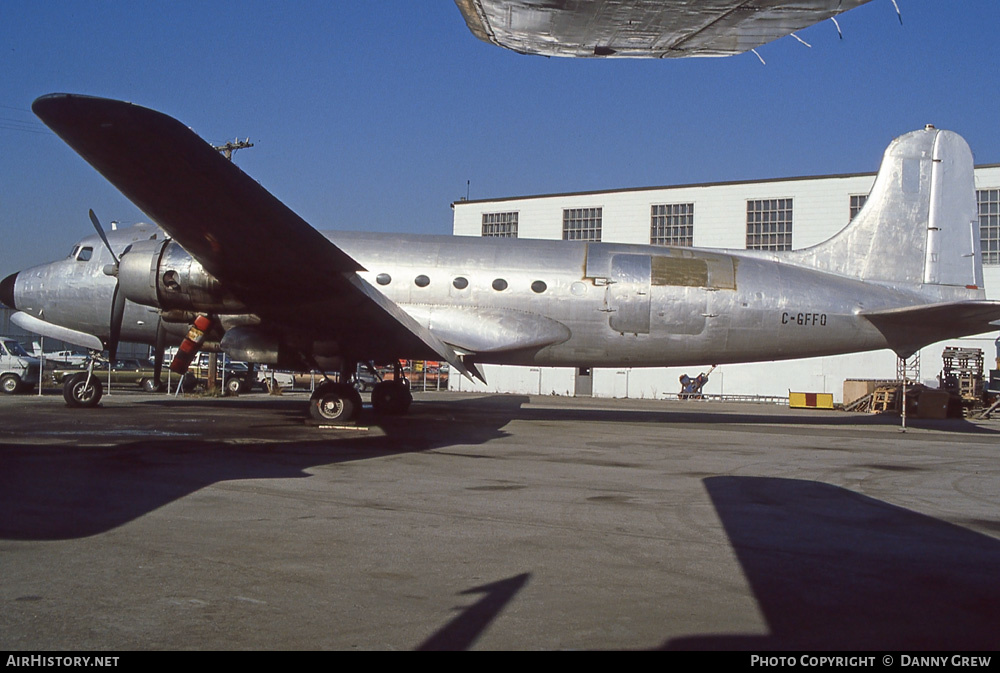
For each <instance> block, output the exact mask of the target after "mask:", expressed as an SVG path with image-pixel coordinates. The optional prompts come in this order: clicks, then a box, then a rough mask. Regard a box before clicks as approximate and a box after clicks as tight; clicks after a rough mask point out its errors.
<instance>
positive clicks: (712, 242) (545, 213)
mask: <svg viewBox="0 0 1000 673" xmlns="http://www.w3.org/2000/svg"><path fill="white" fill-rule="evenodd" d="M874 181H875V173H859V174H850V175H822V176H809V177H793V178H781V179H774V180H750V181H741V182H721V183H710V184H688V185H674V186H668V187H640V188H631V189H619V190H608V191H592V192H579V193H570V194H546V195H540V196H525V197H510V198H499V199H491V200H462V201H458V202H456V203H453V204H452V210H453V211H454V225H453V233H454V234H455V235H456V236H509V237H514V236H516V237H521V238H540V239H568V240H590V241H604V242H609V243H639V244H653V245H675V246H696V247H705V248H730V249H740V248H745V249H771V250H782V249H798V248H804V247H808V246H811V245H814V244H816V243H820V242H822V241H825V240H826V239H828V238H830V237H831V236H832V235H834V234H835V233H837V232H838V231H839V230H840V229H842V228H843V227H844V226H845V225H847V223H848V222H849V221H850V219H851V218H852V217H853V216H854V215H855V214H856V213H857V212H858V210H860V208H861V206H862V205H863V204H864V202H865V199H866V198H867V195H868V193H869V191H870V190H871V187H872V185H873V183H874ZM975 183H976V199H977V201H978V204H979V220H980V229H981V239H982V251H983V252H982V254H983V272H984V281H985V284H986V293H987V297H988V298H990V299H1000V164H989V165H981V166H977V167H976V168H975ZM996 336H997V335H996V333H993V334H985V335H981V336H977V337H970V338H965V339H960V340H955V341H949V342H942V343H939V344H935V345H933V346H929V347H927V348H925V349H923V350H922V351H921V353H920V359H919V363H920V369H919V372H918V373H917V377H918V380H920V381H922V382H925V383H927V384H928V385H932V386H937V376H938V374H939V373H940V370H941V364H942V360H941V355H942V351H943V349H944V347H945V346H948V345H950V346H959V347H964V348H980V349H982V350H983V354H984V360H985V362H986V363H987V364H986V368H987V369H989V368H992V367H993V361H994V357H995V356H996V355H997V353H996V352H995V348H996V347H995V345H994V339H996ZM711 364H712V363H709V362H706V363H705V367H704V368H700V369H699V368H677V367H673V368H662V367H661V368H608V369H597V368H595V369H593V370H590V369H581V370H576V369H573V368H550V367H512V366H497V365H485V366H482V369H483V373H484V375H485V377H486V380H487V382H488V384H487V385H483V384H482V382H479V381H476V382H470V381H469V380H467V379H465V378H464V377H458V376H453V377H451V382H450V386H451V387H452V388H453V389H460V390H478V391H492V392H511V393H524V394H555V395H593V396H596V397H632V398H653V399H660V398H663V397H664V396H665V395H667V394H675V393H677V392H679V390H680V384H679V383H678V379H679V377H680V376H681V375H682V374H687V375H689V376H692V377H693V376H695V375H697V374H699V373H700V372H701V371H705V370H706V369H707V368H708V366H710V365H711ZM896 368H897V358H896V355H895V353H893V352H892V351H889V350H883V351H875V352H870V353H860V354H852V355H839V356H832V357H824V358H812V359H808V360H786V361H777V362H764V363H755V364H739V365H724V366H722V367H720V368H719V369H717V370H716V371H715V372H713V373H712V375H711V377H710V379H709V382H708V384H707V385H706V386H705V388H704V392H705V393H706V394H711V395H727V396H729V395H737V396H743V395H746V396H778V397H784V396H787V395H788V393H789V391H796V392H826V393H833V395H834V399H835V400H836V401H838V402H839V401H842V394H843V387H844V386H843V384H844V381H845V380H847V379H895V378H897V376H896Z"/></svg>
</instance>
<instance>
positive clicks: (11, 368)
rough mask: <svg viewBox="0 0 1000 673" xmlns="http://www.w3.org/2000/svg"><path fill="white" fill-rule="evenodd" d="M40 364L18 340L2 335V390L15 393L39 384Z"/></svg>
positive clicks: (0, 370) (0, 369)
mask: <svg viewBox="0 0 1000 673" xmlns="http://www.w3.org/2000/svg"><path fill="white" fill-rule="evenodd" d="M40 364H41V363H40V362H39V361H38V358H36V357H33V356H32V355H30V354H29V353H28V351H26V350H24V347H23V346H21V344H19V343H18V342H17V341H15V340H14V339H10V338H8V337H0V390H3V391H4V392H5V393H7V394H8V395H13V394H14V393H16V392H18V391H20V390H28V389H30V388H33V387H34V386H36V385H38V378H39V372H40Z"/></svg>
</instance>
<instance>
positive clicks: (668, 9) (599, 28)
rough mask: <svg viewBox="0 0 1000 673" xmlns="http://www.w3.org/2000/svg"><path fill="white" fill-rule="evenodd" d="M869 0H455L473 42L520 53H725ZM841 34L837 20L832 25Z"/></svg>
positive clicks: (672, 55)
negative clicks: (477, 41) (474, 40)
mask: <svg viewBox="0 0 1000 673" xmlns="http://www.w3.org/2000/svg"><path fill="white" fill-rule="evenodd" d="M868 1H869V0H752V1H750V0H697V1H696V2H692V0H556V1H553V0H455V4H457V5H458V8H459V9H460V10H461V11H462V16H464V17H465V22H466V24H467V25H468V26H469V30H471V31H472V33H473V35H475V36H476V37H478V38H479V39H481V40H483V41H485V42H489V43H491V44H495V45H498V46H501V47H506V48H507V49H512V50H514V51H517V52H520V53H522V54H540V55H543V56H572V57H617V58H621V57H625V58H682V57H686V56H731V55H734V54H742V53H744V52H747V51H750V50H751V49H754V48H755V47H759V46H761V45H762V44H765V43H767V42H771V41H772V40H777V39H779V38H782V37H785V36H786V35H790V34H792V33H793V32H795V31H796V30H801V29H803V28H807V27H808V26H811V25H813V24H814V23H819V22H820V21H823V20H825V19H830V18H832V19H833V20H834V22H836V16H837V15H838V14H841V13H842V12H846V11H847V10H849V9H853V8H855V7H858V6H860V5H863V4H865V3H866V2H868ZM837 30H838V32H839V31H840V27H839V25H838V26H837Z"/></svg>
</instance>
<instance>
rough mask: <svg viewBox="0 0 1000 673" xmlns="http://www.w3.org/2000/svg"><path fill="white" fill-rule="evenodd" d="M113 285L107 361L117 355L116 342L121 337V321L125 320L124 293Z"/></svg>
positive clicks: (116, 285)
mask: <svg viewBox="0 0 1000 673" xmlns="http://www.w3.org/2000/svg"><path fill="white" fill-rule="evenodd" d="M120 290H121V287H120V286H119V285H118V284H117V283H116V284H115V293H114V295H113V296H112V297H111V335H110V337H109V338H108V359H109V360H112V361H114V359H115V356H116V355H117V354H118V340H119V339H120V338H121V335H122V320H123V319H124V318H125V293H124V292H121V291H120Z"/></svg>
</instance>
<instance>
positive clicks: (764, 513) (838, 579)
mask: <svg viewBox="0 0 1000 673" xmlns="http://www.w3.org/2000/svg"><path fill="white" fill-rule="evenodd" d="M704 483H705V486H706V488H707V490H708V492H709V495H710V497H711V499H712V502H713V504H714V505H715V508H716V510H717V512H718V514H719V517H720V518H721V520H722V523H723V526H724V527H725V531H726V533H727V535H728V536H729V539H730V541H731V542H732V545H733V549H734V550H735V551H736V555H737V557H738V559H739V562H740V565H741V566H742V568H743V572H744V574H745V575H746V578H747V580H748V582H749V584H750V588H751V589H752V591H753V594H754V596H755V598H756V600H757V604H758V606H759V609H760V610H761V612H762V614H763V616H764V618H765V620H766V622H767V626H768V629H769V631H770V633H768V634H767V635H760V636H757V635H754V636H749V635H730V634H720V635H700V636H691V637H685V638H680V639H675V640H671V641H667V642H666V643H665V644H664V646H663V647H664V648H665V649H693V650H707V649H717V650H814V651H815V650H909V649H915V650H928V649H948V650H992V649H995V648H996V646H997V642H998V641H997V634H998V633H1000V581H998V579H997V569H998V568H1000V541H998V540H996V539H994V538H992V537H989V536H986V535H981V534H979V533H976V532H973V531H970V530H967V529H965V528H962V527H960V526H956V525H953V524H950V523H946V522H943V521H940V520H937V519H934V518H931V517H928V516H925V515H922V514H918V513H916V512H913V511H910V510H907V509H903V508H901V507H896V506H894V505H890V504H887V503H885V502H881V501H879V500H874V499H872V498H868V497H866V496H863V495H859V494H857V493H854V492H851V491H848V490H846V489H843V488H839V487H837V486H831V485H829V484H823V483H818V482H813V481H802V480H794V479H774V478H759V477H711V478H708V479H705V480H704ZM994 525H997V522H994Z"/></svg>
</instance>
